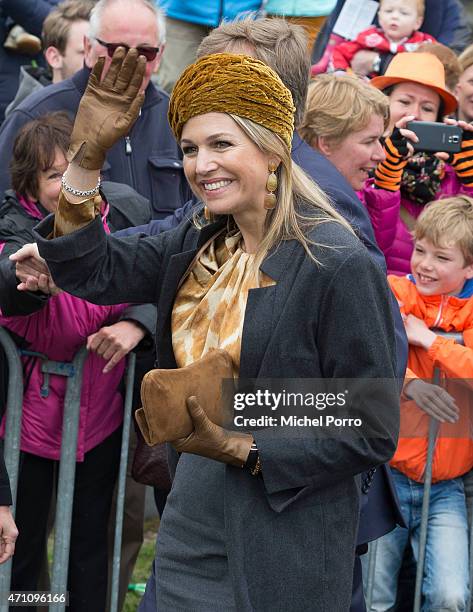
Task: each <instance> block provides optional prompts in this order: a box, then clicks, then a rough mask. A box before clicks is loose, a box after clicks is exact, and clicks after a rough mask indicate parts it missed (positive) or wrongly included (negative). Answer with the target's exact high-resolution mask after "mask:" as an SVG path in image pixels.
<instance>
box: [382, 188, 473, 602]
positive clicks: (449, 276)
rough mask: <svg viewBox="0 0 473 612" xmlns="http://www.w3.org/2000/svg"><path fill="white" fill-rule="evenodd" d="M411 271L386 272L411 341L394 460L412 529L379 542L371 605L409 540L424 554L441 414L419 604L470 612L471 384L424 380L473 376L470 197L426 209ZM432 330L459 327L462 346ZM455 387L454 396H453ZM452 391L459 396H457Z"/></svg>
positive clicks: (390, 583)
mask: <svg viewBox="0 0 473 612" xmlns="http://www.w3.org/2000/svg"><path fill="white" fill-rule="evenodd" d="M414 241H415V247H414V252H413V254H412V258H411V271H412V274H411V275H409V276H406V277H399V276H391V275H390V276H388V280H389V284H390V285H391V288H392V290H393V292H394V294H395V296H396V298H397V300H398V302H399V305H400V308H401V312H402V314H403V318H404V322H405V327H406V333H407V337H408V340H409V356H408V370H407V373H406V381H405V384H404V401H403V402H402V404H401V433H400V440H399V445H398V448H397V451H396V453H395V455H394V457H393V459H392V461H391V467H392V468H393V469H392V473H393V478H394V482H395V484H396V489H397V493H398V496H399V501H400V504H401V508H402V512H403V515H404V520H405V521H406V525H407V529H406V528H402V527H396V529H395V530H394V531H392V532H391V533H389V534H387V535H386V536H384V537H383V538H381V539H380V540H378V549H377V555H376V570H375V582H374V593H373V606H372V608H371V609H372V610H377V611H381V610H390V609H391V607H392V606H394V604H395V602H396V591H397V578H398V574H399V569H400V567H401V563H402V557H403V553H404V549H405V547H406V546H407V545H408V542H409V540H410V541H411V543H412V547H413V550H414V555H415V556H417V554H418V547H419V527H420V516H421V507H422V497H423V490H424V485H423V479H424V470H425V464H426V460H427V435H428V433H427V432H428V423H429V416H428V415H430V416H433V417H434V418H436V419H437V420H438V421H440V429H439V435H438V438H437V441H436V446H435V452H434V459H433V467H432V483H433V484H432V490H431V497H430V508H429V519H428V535H427V548H426V559H425V566H424V580H423V584H422V594H423V598H424V607H423V608H422V609H423V610H439V609H441V610H464V609H466V602H467V600H468V593H469V585H468V582H469V578H468V526H467V514H466V505H465V493H464V488H463V481H462V478H461V476H462V475H463V474H465V473H466V472H468V471H469V470H470V469H471V468H472V467H473V441H472V440H471V439H470V436H469V422H470V420H469V417H470V414H469V403H468V401H466V400H467V399H468V394H469V393H471V385H470V386H469V388H467V386H466V385H461V384H459V383H458V382H455V381H448V380H446V381H444V382H445V383H446V384H445V385H443V386H444V387H445V386H446V387H447V389H448V391H447V390H446V389H445V388H440V387H438V386H436V385H433V384H429V383H427V382H425V380H422V379H432V378H433V373H434V368H435V367H438V368H440V370H441V372H442V377H444V378H446V379H473V199H472V198H470V197H468V196H457V197H453V198H448V199H445V200H438V201H436V202H433V203H431V204H430V205H428V206H427V207H426V209H425V210H424V211H423V213H422V214H421V215H420V217H419V218H418V220H417V224H416V227H415V230H414ZM431 328H437V329H440V330H443V331H446V332H461V333H462V334H463V339H464V343H465V346H462V345H460V344H457V343H455V342H454V340H453V339H448V338H445V337H442V336H439V335H437V334H436V333H435V332H434V331H432V329H431ZM449 391H450V393H449ZM452 393H454V396H453V395H452Z"/></svg>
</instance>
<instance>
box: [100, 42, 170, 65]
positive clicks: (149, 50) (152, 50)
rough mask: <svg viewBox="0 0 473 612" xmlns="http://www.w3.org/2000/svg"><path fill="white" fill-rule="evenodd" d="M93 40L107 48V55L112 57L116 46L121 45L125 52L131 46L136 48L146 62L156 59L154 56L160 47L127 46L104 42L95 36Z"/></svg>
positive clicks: (119, 45) (119, 44)
mask: <svg viewBox="0 0 473 612" xmlns="http://www.w3.org/2000/svg"><path fill="white" fill-rule="evenodd" d="M95 40H96V41H97V42H98V43H99V45H102V47H105V48H106V49H107V55H108V57H113V54H114V53H115V51H116V50H117V49H118V47H123V48H124V49H125V51H126V52H128V51H129V50H130V49H131V48H133V49H136V50H137V51H138V53H139V54H140V55H144V56H145V57H146V61H147V62H152V61H153V60H155V59H156V56H157V55H158V53H159V51H160V47H129V46H128V45H125V44H124V43H106V42H104V41H103V40H100V38H96V39H95Z"/></svg>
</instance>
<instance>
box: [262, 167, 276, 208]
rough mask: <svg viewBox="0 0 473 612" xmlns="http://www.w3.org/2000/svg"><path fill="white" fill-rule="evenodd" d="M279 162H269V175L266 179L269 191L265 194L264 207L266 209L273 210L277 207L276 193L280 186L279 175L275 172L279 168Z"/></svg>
mask: <svg viewBox="0 0 473 612" xmlns="http://www.w3.org/2000/svg"><path fill="white" fill-rule="evenodd" d="M277 167H278V164H277V163H276V162H275V161H270V162H269V163H268V170H269V173H270V174H269V176H268V180H267V181H266V190H267V191H268V193H267V194H266V195H265V196H264V207H265V208H266V210H273V208H275V207H276V195H275V193H274V192H275V191H276V189H277V188H278V177H277V176H276V174H275V172H276V170H277Z"/></svg>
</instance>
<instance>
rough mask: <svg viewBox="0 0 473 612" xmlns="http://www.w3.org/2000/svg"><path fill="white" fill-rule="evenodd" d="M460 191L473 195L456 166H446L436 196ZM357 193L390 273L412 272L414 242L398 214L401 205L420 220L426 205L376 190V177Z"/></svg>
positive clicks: (394, 193)
mask: <svg viewBox="0 0 473 612" xmlns="http://www.w3.org/2000/svg"><path fill="white" fill-rule="evenodd" d="M458 194H466V195H469V196H471V197H473V189H472V188H470V187H465V186H463V185H462V184H461V183H460V181H459V180H458V178H457V176H456V174H455V171H454V170H453V168H452V167H451V166H446V167H445V176H444V178H443V180H442V183H441V185H440V189H439V191H438V193H437V197H436V199H437V200H439V199H441V198H446V197H450V196H454V195H458ZM358 196H359V198H360V200H361V201H362V202H363V203H364V205H365V206H366V208H367V210H368V213H369V216H370V218H371V223H372V225H373V229H374V234H375V237H376V241H377V243H378V246H379V248H380V249H381V250H382V251H383V253H384V256H385V258H386V265H387V268H388V274H396V275H398V276H404V275H405V274H409V272H410V271H411V270H410V259H411V255H412V250H413V242H412V238H411V235H410V232H409V230H408V228H407V227H406V226H405V224H404V222H403V221H402V220H401V218H400V216H399V210H400V206H401V204H402V205H403V206H404V207H405V209H406V210H407V211H408V212H409V213H410V214H411V215H412V216H413V217H415V218H416V219H417V217H418V216H419V215H420V213H421V212H422V210H423V209H424V205H422V204H417V203H416V202H412V201H411V200H408V199H407V198H405V197H404V196H403V195H401V192H400V191H394V192H392V191H385V190H384V189H375V188H374V186H373V179H369V180H368V181H366V183H365V186H364V187H363V189H362V190H361V191H359V192H358Z"/></svg>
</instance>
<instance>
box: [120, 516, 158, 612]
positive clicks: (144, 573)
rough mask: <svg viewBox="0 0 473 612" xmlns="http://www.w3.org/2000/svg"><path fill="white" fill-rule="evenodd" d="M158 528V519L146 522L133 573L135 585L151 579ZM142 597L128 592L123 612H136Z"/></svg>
mask: <svg viewBox="0 0 473 612" xmlns="http://www.w3.org/2000/svg"><path fill="white" fill-rule="evenodd" d="M158 526H159V519H158V518H154V519H150V520H149V521H146V522H145V536H144V542H143V546H142V547H141V550H140V554H139V555H138V559H137V560H136V564H135V569H134V571H133V577H132V580H131V582H132V583H133V584H136V583H146V581H147V580H148V578H149V574H150V571H151V564H152V562H153V559H154V553H155V546H156V534H157V532H158ZM141 597H142V595H141V594H138V593H135V592H131V591H128V593H127V596H126V598H125V605H124V606H123V612H136V610H137V609H138V604H139V603H140V599H141Z"/></svg>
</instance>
